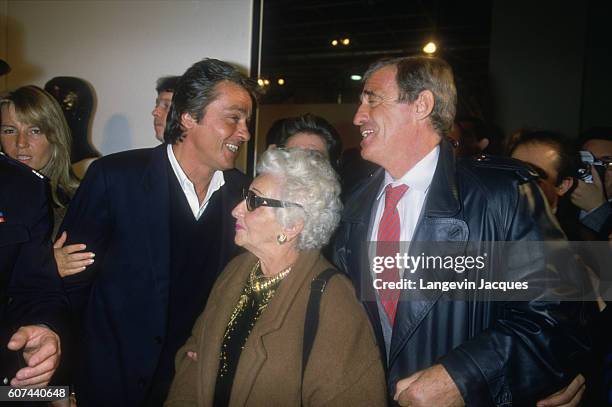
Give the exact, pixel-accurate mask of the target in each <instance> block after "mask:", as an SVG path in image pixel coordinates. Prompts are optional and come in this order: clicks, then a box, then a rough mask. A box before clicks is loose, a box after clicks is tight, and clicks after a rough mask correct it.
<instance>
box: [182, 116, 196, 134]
mask: <svg viewBox="0 0 612 407" xmlns="http://www.w3.org/2000/svg"><path fill="white" fill-rule="evenodd" d="M196 124H198V122H197V121H196V120H195V119H194V118H193V117H192V116H191V114H190V113H187V112H185V113H183V114H181V127H182V128H183V129H185V130H189V129H192V128H193V127H194V126H195V125H196Z"/></svg>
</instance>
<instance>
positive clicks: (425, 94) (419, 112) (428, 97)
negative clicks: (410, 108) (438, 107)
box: [414, 90, 434, 120]
mask: <svg viewBox="0 0 612 407" xmlns="http://www.w3.org/2000/svg"><path fill="white" fill-rule="evenodd" d="M414 106H415V113H416V117H417V119H419V120H423V119H426V118H428V117H429V115H430V114H431V112H432V110H433V108H434V95H433V93H431V91H430V90H424V91H422V92H421V93H419V96H417V98H416V100H415V101H414Z"/></svg>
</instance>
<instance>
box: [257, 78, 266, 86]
mask: <svg viewBox="0 0 612 407" xmlns="http://www.w3.org/2000/svg"><path fill="white" fill-rule="evenodd" d="M257 84H258V85H259V86H264V85H265V84H264V80H263V79H257Z"/></svg>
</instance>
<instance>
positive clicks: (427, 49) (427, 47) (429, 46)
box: [423, 42, 437, 55]
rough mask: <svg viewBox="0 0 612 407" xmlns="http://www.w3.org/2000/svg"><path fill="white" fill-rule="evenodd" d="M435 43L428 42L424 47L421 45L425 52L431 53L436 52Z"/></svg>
mask: <svg viewBox="0 0 612 407" xmlns="http://www.w3.org/2000/svg"><path fill="white" fill-rule="evenodd" d="M436 49H437V47H436V43H435V42H428V43H427V44H426V45H425V46H424V47H423V52H424V53H426V54H430V55H431V54H433V53H435V52H436Z"/></svg>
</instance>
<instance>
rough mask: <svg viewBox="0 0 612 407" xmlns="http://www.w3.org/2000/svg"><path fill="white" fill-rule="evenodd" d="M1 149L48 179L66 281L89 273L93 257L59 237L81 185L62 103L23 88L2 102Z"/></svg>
mask: <svg viewBox="0 0 612 407" xmlns="http://www.w3.org/2000/svg"><path fill="white" fill-rule="evenodd" d="M0 113H1V118H0V146H1V147H2V151H3V152H4V153H5V154H7V155H8V156H9V157H11V158H13V159H15V160H17V161H20V162H22V163H23V164H25V165H27V166H29V167H30V168H32V169H34V170H36V171H38V172H40V173H41V174H43V175H45V176H46V177H47V178H49V183H50V185H51V196H52V202H53V218H54V222H53V236H52V238H53V240H55V239H57V241H56V243H55V245H54V248H55V260H56V262H57V265H58V270H59V272H60V274H61V275H62V276H65V275H67V274H73V273H75V272H78V271H82V270H84V269H85V266H87V265H89V264H91V263H92V262H93V253H90V252H82V250H84V249H85V247H84V245H80V244H74V245H69V246H66V247H63V245H64V242H65V241H66V234H65V233H62V234H61V235H60V236H57V235H58V231H59V227H60V225H61V224H62V220H63V219H64V215H65V214H66V209H67V208H68V204H69V203H70V200H71V199H72V196H73V195H74V193H75V191H76V189H77V187H78V186H79V182H78V180H77V178H76V177H75V176H74V174H73V173H72V170H71V166H70V145H71V135H70V128H69V127H68V124H67V123H66V119H65V117H64V114H63V112H62V109H61V107H60V105H59V103H58V102H57V101H56V100H55V98H54V97H53V96H51V95H50V94H49V93H48V92H46V91H45V90H43V89H41V88H39V87H37V86H33V85H29V86H22V87H20V88H18V89H16V90H14V91H13V92H10V93H8V94H7V95H6V96H4V97H2V98H1V99H0Z"/></svg>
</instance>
